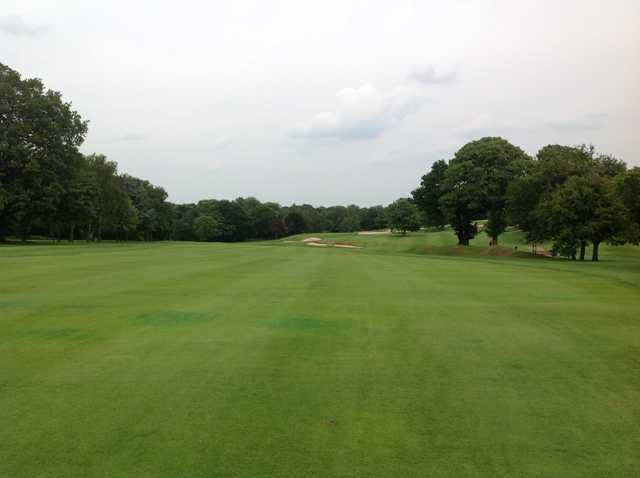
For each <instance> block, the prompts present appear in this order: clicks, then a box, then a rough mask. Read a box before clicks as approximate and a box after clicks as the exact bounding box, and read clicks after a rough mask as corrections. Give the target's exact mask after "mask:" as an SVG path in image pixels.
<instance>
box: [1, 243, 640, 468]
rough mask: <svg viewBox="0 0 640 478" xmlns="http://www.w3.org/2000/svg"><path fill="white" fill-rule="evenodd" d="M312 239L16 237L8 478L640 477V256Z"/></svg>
mask: <svg viewBox="0 0 640 478" xmlns="http://www.w3.org/2000/svg"><path fill="white" fill-rule="evenodd" d="M319 236H320V237H321V238H323V239H327V240H329V242H346V243H352V244H354V245H357V246H360V247H362V248H361V249H338V248H333V247H324V248H322V247H309V246H306V245H303V244H302V243H300V242H299V241H297V242H284V241H274V242H266V243H244V244H206V243H202V244H200V243H151V244H141V243H137V244H136V243H132V244H106V243H105V244H100V245H98V244H91V245H84V244H78V245H75V246H71V245H57V246H51V245H32V246H2V247H0V477H11V478H15V477H85V476H89V477H92V476H101V477H102V476H117V477H121V476H135V477H159V476H166V477H211V476H265V477H267V476H268V477H280V476H287V477H312V476H340V477H356V476H358V477H359V476H362V477H390V476H429V477H434V476H452V477H462V476H487V477H496V476H532V477H533V476H535V477H539V476H554V477H584V476H602V477H614V476H637V473H638V470H640V249H639V248H637V247H631V246H626V247H620V248H613V247H608V248H603V250H602V252H601V256H602V262H600V263H591V262H584V263H580V262H569V261H564V260H556V259H545V258H529V257H526V255H525V254H524V253H523V252H521V251H519V252H517V253H516V252H515V249H514V246H516V245H518V244H519V241H520V236H519V235H518V234H517V233H507V234H505V235H504V239H503V242H502V244H503V248H502V249H500V250H499V251H502V252H501V253H499V254H497V255H493V254H494V253H493V252H489V250H488V248H486V247H485V243H486V242H487V239H486V237H485V236H484V235H481V236H479V237H478V239H477V240H476V242H475V245H472V247H471V248H469V249H468V250H464V253H463V252H462V250H461V249H459V248H456V247H455V246H452V245H451V244H453V243H454V242H455V241H454V239H455V238H454V237H453V235H452V234H451V232H448V231H447V232H443V233H432V234H424V233H420V234H413V235H410V236H409V237H399V236H385V235H380V236H357V235H327V234H319ZM298 239H299V238H298ZM289 241H291V239H289ZM520 250H524V251H526V250H527V249H526V246H523V245H522V244H520ZM503 256H505V257H503Z"/></svg>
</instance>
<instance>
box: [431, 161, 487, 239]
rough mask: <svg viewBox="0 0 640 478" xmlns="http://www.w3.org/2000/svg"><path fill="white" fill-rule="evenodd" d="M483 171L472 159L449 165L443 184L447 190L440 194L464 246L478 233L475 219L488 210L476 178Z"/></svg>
mask: <svg viewBox="0 0 640 478" xmlns="http://www.w3.org/2000/svg"><path fill="white" fill-rule="evenodd" d="M481 174H482V171H481V168H480V167H478V166H475V165H474V164H473V163H472V162H470V161H464V162H460V163H456V164H450V165H449V168H448V169H447V174H446V178H445V181H444V183H443V190H444V191H446V192H445V193H444V194H443V195H442V196H441V197H440V207H441V208H442V210H443V211H444V212H445V214H446V217H447V221H448V222H449V224H451V227H452V228H453V230H454V231H455V233H456V236H457V237H458V245H461V246H468V245H469V241H470V240H471V239H473V238H474V237H475V235H476V234H477V233H478V229H477V228H476V225H475V222H474V221H475V220H476V219H478V218H479V217H480V216H481V215H482V214H483V213H484V211H485V209H484V204H483V197H484V187H483V185H482V183H481V182H480V181H477V180H476V179H477V178H478V177H479V176H480V175H481Z"/></svg>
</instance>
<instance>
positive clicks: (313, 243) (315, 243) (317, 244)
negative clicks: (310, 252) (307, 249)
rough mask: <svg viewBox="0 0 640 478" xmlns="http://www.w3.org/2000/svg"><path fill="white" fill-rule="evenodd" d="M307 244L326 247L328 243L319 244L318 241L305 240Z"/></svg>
mask: <svg viewBox="0 0 640 478" xmlns="http://www.w3.org/2000/svg"><path fill="white" fill-rule="evenodd" d="M307 246H316V247H327V246H328V244H320V243H319V242H307Z"/></svg>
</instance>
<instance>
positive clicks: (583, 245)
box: [580, 241, 587, 261]
mask: <svg viewBox="0 0 640 478" xmlns="http://www.w3.org/2000/svg"><path fill="white" fill-rule="evenodd" d="M586 251H587V241H580V260H581V261H584V255H585V253H586Z"/></svg>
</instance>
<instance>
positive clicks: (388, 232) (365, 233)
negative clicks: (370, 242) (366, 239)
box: [358, 229, 391, 236]
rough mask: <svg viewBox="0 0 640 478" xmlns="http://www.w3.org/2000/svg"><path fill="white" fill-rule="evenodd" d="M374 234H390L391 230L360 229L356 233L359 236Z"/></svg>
mask: <svg viewBox="0 0 640 478" xmlns="http://www.w3.org/2000/svg"><path fill="white" fill-rule="evenodd" d="M376 234H391V230H390V229H385V230H384V231H360V232H359V233H358V235H359V236H375V235H376Z"/></svg>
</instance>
